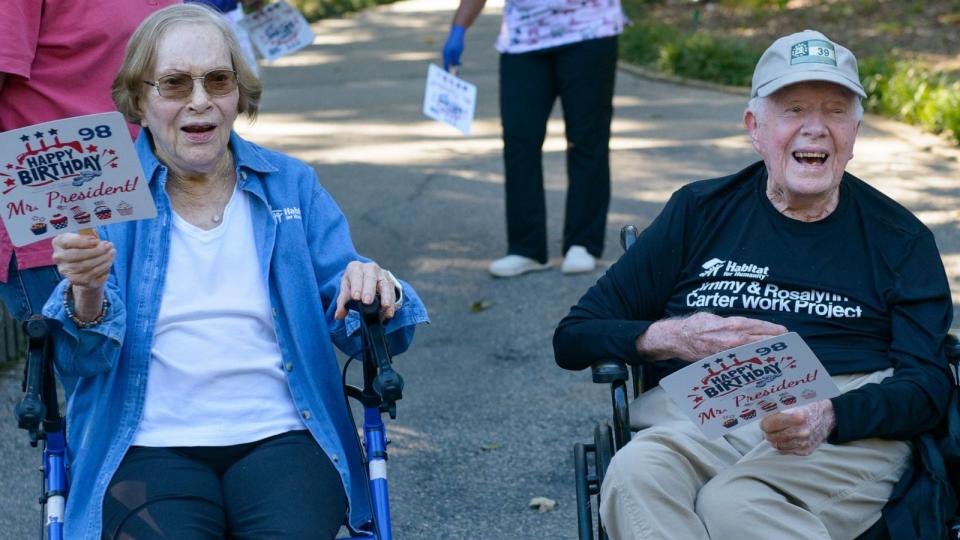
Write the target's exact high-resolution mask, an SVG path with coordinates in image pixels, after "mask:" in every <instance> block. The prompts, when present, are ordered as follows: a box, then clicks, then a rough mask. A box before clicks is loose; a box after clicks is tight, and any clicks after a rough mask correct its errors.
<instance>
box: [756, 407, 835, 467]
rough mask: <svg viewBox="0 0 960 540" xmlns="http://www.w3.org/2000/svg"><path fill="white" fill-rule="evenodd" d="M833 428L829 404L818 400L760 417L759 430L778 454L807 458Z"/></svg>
mask: <svg viewBox="0 0 960 540" xmlns="http://www.w3.org/2000/svg"><path fill="white" fill-rule="evenodd" d="M836 425H837V417H836V415H834V413H833V402H832V401H830V400H829V399H822V400H820V401H815V402H813V403H808V404H806V405H804V406H802V407H797V408H795V409H789V410H786V411H783V412H779V413H776V414H771V415H770V416H768V417H766V418H764V419H763V420H761V421H760V429H762V430H763V434H764V437H765V438H766V439H767V441H769V442H770V445H771V446H773V447H774V448H776V449H777V450H779V451H780V453H781V454H794V455H797V456H809V455H810V454H812V453H813V451H814V450H816V449H817V448H818V447H819V446H820V445H821V444H822V443H823V441H825V440H827V437H829V436H830V432H831V431H833V428H834V427H836Z"/></svg>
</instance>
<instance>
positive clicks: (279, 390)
mask: <svg viewBox="0 0 960 540" xmlns="http://www.w3.org/2000/svg"><path fill="white" fill-rule="evenodd" d="M242 58H243V56H242V54H241V52H240V49H239V47H238V45H237V42H236V40H235V38H234V36H233V34H232V33H231V32H230V30H229V29H228V27H227V26H225V24H224V22H223V20H222V19H221V18H220V17H219V16H218V15H217V14H216V13H214V12H213V11H211V10H209V9H207V8H205V7H200V6H196V5H177V6H172V7H169V8H165V9H162V10H160V11H158V12H156V13H155V14H154V15H152V16H150V17H149V18H147V19H146V20H145V21H144V22H143V23H142V24H141V26H140V27H139V28H138V29H137V31H136V33H135V34H134V35H133V36H132V38H131V40H130V44H129V46H128V49H127V53H126V57H125V60H124V63H123V66H122V69H121V71H120V73H119V74H118V76H117V78H116V80H115V82H114V87H113V88H114V89H113V92H114V100H115V101H116V103H117V106H118V108H119V109H120V110H121V111H122V112H123V113H124V114H125V115H126V116H127V118H128V119H129V120H130V121H133V122H138V123H140V124H141V125H142V126H143V128H144V129H143V131H142V133H141V135H140V137H139V139H138V140H137V143H136V144H137V151H138V154H139V157H140V160H141V163H142V165H143V167H144V173H145V175H146V178H147V179H148V181H149V185H150V189H151V192H152V194H153V197H154V200H155V201H156V205H157V210H158V215H157V217H156V218H155V219H152V220H147V221H137V222H129V223H123V224H119V225H111V226H108V227H105V228H103V229H102V230H101V231H100V234H101V238H102V239H97V238H94V237H91V236H85V235H77V234H64V235H62V236H59V237H57V239H56V240H55V241H54V248H55V251H54V260H55V261H56V262H57V266H58V268H59V270H60V271H61V273H62V274H63V275H64V277H65V280H64V281H63V282H62V283H61V284H60V286H59V289H58V290H57V291H56V292H55V293H54V296H52V297H51V300H50V301H49V302H48V303H47V306H46V308H45V310H44V313H45V314H46V315H47V316H48V317H52V318H55V319H57V320H59V321H61V322H62V323H63V327H62V331H60V332H59V334H58V336H57V358H56V363H57V367H58V369H59V372H60V375H61V378H62V381H63V383H64V386H65V388H66V391H67V394H68V408H67V414H68V417H69V421H68V424H67V425H68V426H69V427H68V445H69V448H70V455H69V460H70V472H71V489H72V492H73V494H72V496H71V497H69V501H68V503H67V511H66V526H67V529H66V537H67V538H72V539H80V538H84V539H97V538H137V539H141V540H142V539H145V538H191V539H195V538H224V537H230V538H280V537H282V538H332V537H333V536H334V535H335V534H336V532H337V530H338V529H339V527H340V525H341V524H343V523H348V524H349V525H351V526H359V525H361V524H363V523H365V522H366V521H367V520H368V519H369V517H370V509H369V507H368V498H367V493H366V487H365V482H364V475H363V472H362V468H361V463H360V451H359V447H358V442H357V439H356V434H355V430H354V428H353V426H352V422H351V420H350V419H349V416H348V414H349V413H348V410H347V408H346V405H345V403H344V396H343V392H342V389H341V387H340V377H339V373H338V366H337V361H336V358H335V355H334V351H333V347H332V344H333V343H336V345H337V346H338V347H339V348H340V349H342V350H343V351H345V352H347V353H352V352H354V351H356V349H357V347H358V342H357V340H356V338H355V336H354V337H351V333H352V331H354V330H355V329H356V327H357V324H356V323H357V320H356V314H353V313H351V314H349V315H348V312H347V310H346V308H345V304H346V303H347V302H348V301H349V300H351V299H354V300H361V301H363V302H369V301H371V300H372V299H373V298H374V296H375V295H376V294H379V296H380V299H381V302H382V304H383V305H384V306H385V307H384V310H383V316H384V317H385V318H387V319H391V320H390V321H389V323H388V324H387V332H388V337H389V340H390V346H391V350H392V351H393V352H394V353H399V352H402V351H403V350H405V349H406V347H407V346H408V345H409V343H410V340H411V339H412V337H413V330H414V325H415V324H417V323H420V322H424V321H426V320H427V316H426V312H425V310H424V307H423V305H422V304H421V302H420V301H419V299H418V298H417V296H416V294H415V293H414V291H413V290H412V289H410V288H409V286H407V285H403V284H401V283H400V282H398V281H397V280H396V279H395V278H393V276H392V274H390V273H389V272H387V271H386V270H384V269H382V268H380V267H379V266H378V265H377V264H376V263H373V262H369V261H366V260H365V259H363V258H361V257H360V256H359V255H357V253H356V252H355V250H354V247H353V245H352V242H351V239H350V233H349V230H348V226H347V222H346V220H345V219H344V216H343V215H342V214H341V213H340V211H339V209H338V208H337V206H336V204H335V203H334V202H333V200H332V199H331V197H330V195H329V194H328V193H327V192H326V191H324V189H323V188H322V187H320V185H319V184H318V182H317V178H316V175H315V174H314V172H313V170H312V169H311V168H310V167H308V166H307V165H305V164H304V163H302V162H300V161H297V160H295V159H292V158H290V157H287V156H285V155H282V154H279V153H276V152H272V151H269V150H266V149H264V148H261V147H259V146H257V145H254V144H252V143H250V142H248V141H245V140H243V139H241V138H240V137H239V136H237V134H236V133H234V132H233V123H234V120H235V119H236V117H237V115H238V114H239V113H245V114H247V115H248V116H251V117H252V116H254V114H255V113H256V111H257V102H258V99H259V96H260V93H261V86H260V83H259V82H258V81H257V80H256V78H255V77H254V76H253V75H252V74H251V72H250V69H249V68H248V67H247V66H245V65H244V62H243V60H242ZM108 273H109V278H108V279H106V282H105V283H104V280H103V278H104V276H105V275H106V274H108ZM401 298H402V299H403V305H402V307H401V305H400V300H401Z"/></svg>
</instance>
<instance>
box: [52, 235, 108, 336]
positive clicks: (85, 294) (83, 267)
mask: <svg viewBox="0 0 960 540" xmlns="http://www.w3.org/2000/svg"><path fill="white" fill-rule="evenodd" d="M116 257H117V250H116V249H115V248H114V247H113V244H112V243H110V242H106V241H103V240H100V239H99V238H97V237H96V236H91V235H86V234H74V233H65V234H61V235H58V236H56V237H54V239H53V262H55V263H56V264H57V270H59V271H60V274H61V275H62V276H63V277H65V278H67V279H68V280H70V284H71V285H72V286H73V297H74V311H75V312H76V315H77V317H79V318H80V319H81V320H84V321H91V320H93V319H96V318H97V316H98V315H99V314H100V309H101V307H102V303H103V286H104V283H105V282H106V277H107V275H108V274H109V273H110V267H111V266H113V260H114V259H115V258H116Z"/></svg>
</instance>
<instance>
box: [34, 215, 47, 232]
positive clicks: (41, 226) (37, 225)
mask: <svg viewBox="0 0 960 540" xmlns="http://www.w3.org/2000/svg"><path fill="white" fill-rule="evenodd" d="M30 232H32V233H33V234H35V235H37V236H40V235H41V234H44V233H46V232H47V222H46V221H44V219H43V218H42V217H39V216H33V225H30Z"/></svg>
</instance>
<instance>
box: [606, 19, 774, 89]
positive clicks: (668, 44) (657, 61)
mask: <svg viewBox="0 0 960 540" xmlns="http://www.w3.org/2000/svg"><path fill="white" fill-rule="evenodd" d="M760 52H761V51H755V50H752V49H750V48H748V47H747V46H746V45H744V44H743V43H742V42H740V41H738V40H734V39H730V38H720V37H716V36H713V35H711V34H707V33H704V32H694V33H692V34H681V33H680V32H677V31H676V30H674V29H673V28H670V27H668V26H665V25H659V24H655V23H650V24H643V25H635V26H631V27H629V28H627V30H626V31H625V32H624V34H623V36H621V39H620V54H621V57H623V58H624V59H625V60H627V61H629V62H633V63H636V64H642V65H647V66H651V67H655V68H656V69H658V70H660V71H664V72H667V73H672V74H674V75H679V76H681V77H687V78H691V79H701V80H706V81H712V82H717V83H722V84H732V85H749V84H750V78H751V77H752V76H753V66H754V65H756V63H757V60H758V59H759V58H760Z"/></svg>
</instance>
